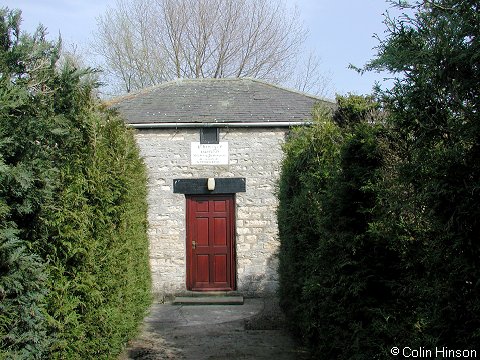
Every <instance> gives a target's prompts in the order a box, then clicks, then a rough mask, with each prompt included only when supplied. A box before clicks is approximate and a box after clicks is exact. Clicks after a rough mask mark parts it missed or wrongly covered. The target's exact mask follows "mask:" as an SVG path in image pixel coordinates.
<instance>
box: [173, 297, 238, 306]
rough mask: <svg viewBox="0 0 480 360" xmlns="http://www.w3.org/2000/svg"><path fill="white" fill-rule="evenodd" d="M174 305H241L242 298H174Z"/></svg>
mask: <svg viewBox="0 0 480 360" xmlns="http://www.w3.org/2000/svg"><path fill="white" fill-rule="evenodd" d="M173 304H174V305H243V296H241V295H236V296H220V295H214V296H197V295H195V296H176V297H175V299H174V300H173Z"/></svg>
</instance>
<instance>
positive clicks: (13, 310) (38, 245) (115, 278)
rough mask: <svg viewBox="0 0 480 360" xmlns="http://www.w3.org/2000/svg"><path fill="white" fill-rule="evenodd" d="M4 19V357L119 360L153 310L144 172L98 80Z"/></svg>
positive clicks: (0, 57)
mask: <svg viewBox="0 0 480 360" xmlns="http://www.w3.org/2000/svg"><path fill="white" fill-rule="evenodd" d="M19 25H20V12H18V11H10V10H8V9H2V10H0V31H1V36H0V103H1V104H2V106H1V107H0V261H1V262H0V301H1V302H0V358H8V359H10V358H15V359H17V358H18V359H36V358H38V359H40V358H42V359H43V358H49V359H97V358H98V359H102V358H105V359H106V358H113V357H114V356H115V355H116V354H117V353H118V352H119V351H120V350H121V348H122V346H123V345H124V344H125V342H126V341H127V340H128V339H129V338H130V337H131V336H132V335H133V334H134V333H135V331H136V328H137V325H138V323H139V321H140V320H141V319H142V318H143V315H144V313H145V311H146V308H147V307H148V305H149V303H150V272H149V266H148V241H147V235H146V226H147V222H146V210H147V205H146V200H145V199H146V173H145V167H144V165H143V163H142V161H141V159H140V156H139V152H138V149H137V147H136V145H135V141H134V138H133V134H132V133H131V132H130V131H129V130H127V129H126V127H125V125H124V123H123V121H122V120H121V119H119V118H118V116H117V115H116V114H114V113H112V112H110V111H108V110H107V109H105V108H104V107H102V105H101V104H100V103H99V102H98V101H97V100H95V99H94V97H93V96H92V90H93V89H94V87H95V84H94V83H92V82H91V81H89V80H87V79H91V76H90V75H91V74H92V71H91V70H89V69H85V70H81V69H78V68H77V67H76V66H75V65H74V64H73V63H71V62H69V61H66V62H64V64H63V65H59V62H58V59H59V54H60V44H59V43H51V42H48V41H46V40H45V30H44V29H43V28H41V27H40V28H39V29H38V30H37V31H36V32H35V34H33V35H32V36H31V35H28V34H21V33H20V28H19Z"/></svg>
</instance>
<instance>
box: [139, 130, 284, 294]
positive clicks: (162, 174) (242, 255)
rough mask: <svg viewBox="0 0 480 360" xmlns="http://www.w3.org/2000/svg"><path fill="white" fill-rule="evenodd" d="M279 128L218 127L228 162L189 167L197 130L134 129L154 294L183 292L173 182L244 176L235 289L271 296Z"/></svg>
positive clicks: (181, 199)
mask: <svg viewBox="0 0 480 360" xmlns="http://www.w3.org/2000/svg"><path fill="white" fill-rule="evenodd" d="M285 132H286V129H285V128H283V129H280V128H279V129H277V128H275V129H257V128H230V129H229V128H225V129H224V128H221V129H220V141H221V142H225V141H226V142H228V145H229V157H230V161H229V165H221V166H217V165H216V166H213V165H195V166H192V165H191V164H190V144H191V142H198V141H200V140H199V139H200V131H199V129H177V130H176V129H152V130H138V131H137V135H136V138H137V141H138V144H139V147H140V151H141V154H142V156H143V158H144V160H145V163H146V166H147V168H148V173H149V184H148V190H149V191H148V205H149V214H148V221H149V238H150V258H151V269H152V277H153V291H154V293H155V295H156V297H157V298H162V297H164V296H167V295H171V294H175V293H181V292H182V291H185V289H186V259H185V253H186V249H185V243H186V225H185V217H186V215H185V208H186V200H185V196H184V195H183V194H174V193H173V179H176V178H197V177H202V178H208V177H245V178H246V192H245V193H237V194H236V214H235V216H236V239H235V243H236V264H237V289H238V291H240V292H242V293H243V294H244V295H246V296H265V295H271V294H273V293H274V292H275V291H276V289H277V285H278V277H277V265H278V259H277V255H278V254H277V253H278V246H279V243H278V236H277V221H276V207H277V200H276V197H275V186H276V182H277V179H278V177H279V170H280V161H281V158H282V150H281V144H282V143H283V141H284V138H285Z"/></svg>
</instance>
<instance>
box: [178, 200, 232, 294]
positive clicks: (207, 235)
mask: <svg viewBox="0 0 480 360" xmlns="http://www.w3.org/2000/svg"><path fill="white" fill-rule="evenodd" d="M234 213H235V212H234V197H233V195H208V196H207V195H198V196H188V197H187V288H188V289H189V290H194V291H202V290H233V289H234V288H235V256H234V248H235V247H234V223H235V221H234Z"/></svg>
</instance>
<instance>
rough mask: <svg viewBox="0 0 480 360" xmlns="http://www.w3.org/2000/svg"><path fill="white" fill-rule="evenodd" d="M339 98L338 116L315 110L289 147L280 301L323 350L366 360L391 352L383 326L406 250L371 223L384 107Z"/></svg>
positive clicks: (281, 211)
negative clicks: (377, 232) (395, 246)
mask: <svg viewBox="0 0 480 360" xmlns="http://www.w3.org/2000/svg"><path fill="white" fill-rule="evenodd" d="M337 102H338V109H337V110H336V111H335V113H334V114H331V113H328V112H326V111H325V110H319V109H316V110H315V112H314V118H315V121H314V124H313V125H312V126H311V127H302V128H300V129H297V130H296V131H294V132H293V134H292V135H291V137H290V139H289V140H288V141H287V143H286V144H285V146H284V151H285V158H284V161H283V164H282V172H281V177H280V182H279V193H278V196H279V208H278V222H279V235H280V240H281V247H280V268H279V273H280V301H281V305H282V307H283V309H284V311H285V313H286V315H287V319H288V322H289V325H290V327H291V328H292V330H293V331H294V333H295V334H297V335H299V336H300V337H301V338H302V339H303V340H304V341H305V342H306V343H307V344H309V346H310V347H311V349H312V351H313V352H314V353H315V354H316V355H317V356H319V357H320V358H329V359H347V358H358V359H368V358H371V357H372V356H373V355H379V354H384V355H388V354H386V353H385V349H386V348H387V345H388V344H391V343H392V341H393V340H394V337H395V336H394V335H393V334H388V332H386V331H384V329H385V328H386V327H390V324H388V320H387V318H388V316H391V315H392V311H393V310H392V309H391V306H390V304H391V303H392V302H395V301H396V300H395V299H396V296H397V295H398V292H397V288H396V283H395V280H396V276H397V275H398V263H399V258H398V256H397V253H396V252H395V251H394V250H393V249H392V248H391V246H390V245H389V244H388V243H387V242H386V241H385V238H382V237H379V236H374V235H373V234H371V233H370V231H369V224H370V223H371V222H372V221H373V220H374V219H375V212H376V205H377V196H376V192H375V188H374V185H375V184H376V182H377V178H378V177H379V175H380V174H379V171H380V170H379V169H380V168H381V166H382V164H383V162H384V156H383V151H382V138H383V135H382V132H383V128H382V126H381V125H379V124H374V123H373V120H378V119H377V118H378V115H379V112H378V110H377V107H378V105H377V104H376V103H375V102H374V101H373V100H372V99H371V98H363V97H359V96H350V97H348V98H343V97H339V98H338V99H337ZM292 219H295V220H294V221H292ZM389 331H392V332H395V331H396V329H394V328H392V329H390V328H389Z"/></svg>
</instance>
